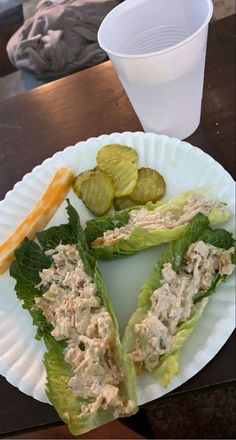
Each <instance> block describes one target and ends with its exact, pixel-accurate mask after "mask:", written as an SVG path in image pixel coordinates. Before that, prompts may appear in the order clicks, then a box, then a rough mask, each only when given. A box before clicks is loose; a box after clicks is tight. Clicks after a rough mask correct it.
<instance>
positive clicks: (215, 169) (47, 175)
mask: <svg viewBox="0 0 236 440" xmlns="http://www.w3.org/2000/svg"><path fill="white" fill-rule="evenodd" d="M108 143H122V144H126V145H129V146H134V147H135V148H136V149H137V151H138V155H139V164H140V165H141V166H150V167H152V168H156V169H157V170H159V171H160V173H161V174H163V176H164V177H165V180H166V182H167V194H166V198H169V197H172V196H175V195H177V194H179V193H181V192H182V191H184V190H187V189H191V188H197V187H201V186H204V187H205V186H208V187H209V186H210V187H211V189H213V190H214V191H215V194H216V195H217V196H218V198H219V199H220V200H221V201H225V202H227V203H228V205H229V208H230V211H231V217H230V219H229V221H228V222H227V224H225V225H224V226H225V228H226V229H227V230H229V231H232V232H233V231H234V200H235V194H234V181H233V179H232V178H231V177H230V175H229V174H228V173H227V172H226V171H225V170H224V169H223V168H222V166H221V165H219V164H218V163H217V162H215V161H214V160H213V159H212V158H211V157H210V156H208V155H207V154H205V153H204V152H202V151H201V150H200V149H198V148H195V147H192V146H191V145H189V144H188V143H186V142H181V141H179V140H177V139H173V138H168V137H166V136H158V135H155V134H151V133H146V134H144V133H139V132H138V133H122V134H119V133H113V134H111V135H103V136H100V137H98V138H92V139H89V140H88V141H86V142H80V143H78V144H77V145H75V146H73V147H68V148H66V149H65V150H64V151H62V152H58V153H56V154H55V155H54V156H53V157H52V158H50V159H47V160H45V161H44V162H43V164H42V165H40V166H37V167H36V168H34V170H33V171H32V172H31V173H30V174H27V175H26V176H25V177H24V178H23V180H22V181H21V182H19V183H17V184H16V185H15V187H14V189H13V190H12V191H10V192H9V193H7V195H6V198H5V200H3V201H2V202H1V203H0V242H1V241H3V240H4V239H5V238H6V237H7V235H8V234H9V233H10V232H11V231H12V229H13V228H14V227H15V226H17V225H18V224H19V222H20V221H21V220H22V219H23V217H24V216H25V215H26V214H27V213H28V211H29V210H30V209H31V208H32V206H33V204H34V203H35V202H36V200H37V199H38V198H39V196H40V195H41V193H42V192H43V190H44V189H45V187H46V185H47V183H48V182H49V180H50V179H51V177H52V176H53V174H54V173H55V171H56V170H57V169H58V168H59V167H61V166H67V167H71V168H73V170H74V171H75V172H76V173H79V172H81V171H83V170H86V169H88V168H92V167H94V166H95V163H96V153H97V151H98V149H99V148H100V147H101V146H102V145H104V144H108ZM69 197H70V200H71V202H72V204H73V205H74V206H75V207H76V208H77V209H78V211H79V214H80V217H81V221H82V224H83V225H84V224H85V222H86V220H88V218H91V216H90V214H89V213H88V211H87V209H86V208H85V207H84V205H83V204H82V202H80V201H79V200H78V199H77V198H76V196H75V195H74V194H73V192H72V191H71V192H70V194H69ZM64 208H65V203H64V204H63V205H62V206H61V207H60V208H59V210H58V211H57V213H56V214H55V216H54V217H53V219H52V221H51V222H50V225H58V224H61V223H63V222H65V221H66V220H67V219H66V215H65V209H64ZM161 249H162V247H161V248H159V249H155V248H154V249H151V250H147V251H144V252H141V253H140V254H138V255H135V256H132V257H128V258H125V259H122V260H115V261H111V262H103V263H100V268H101V271H102V274H103V276H104V279H105V282H106V285H107V290H108V294H109V296H110V297H111V299H112V301H113V304H114V308H115V312H116V314H117V317H118V321H119V323H120V328H121V332H123V330H124V326H125V324H126V322H127V320H128V317H129V315H130V314H131V312H132V311H133V310H134V309H135V304H136V298H137V295H138V293H139V289H140V287H141V285H142V283H143V282H144V280H145V278H146V277H147V275H148V273H149V271H150V270H151V268H152V266H153V264H154V263H155V262H156V261H157V259H158V258H159V255H160V253H161ZM0 292H1V293H0V373H1V374H2V375H3V376H5V377H6V379H7V380H8V381H9V382H10V383H11V384H12V385H15V386H16V387H18V388H19V389H20V390H21V391H22V392H24V393H26V394H28V395H30V396H33V397H34V398H35V399H38V400H40V401H42V402H47V401H48V400H47V397H46V394H45V390H44V383H45V369H44V365H43V362H42V359H43V355H44V351H45V346H44V343H43V342H42V341H41V342H39V341H36V340H35V339H34V334H35V329H34V327H33V326H32V322H31V317H30V315H29V314H28V312H27V311H25V310H23V309H22V308H21V305H20V304H19V302H18V300H17V299H16V297H15V293H14V280H13V279H11V278H10V276H9V273H8V272H6V273H5V274H4V275H2V276H1V277H0ZM234 310H235V307H234V277H233V276H231V277H230V278H229V279H228V280H227V282H226V283H223V284H222V285H221V286H220V287H219V289H218V290H217V292H216V294H215V295H214V296H213V297H212V299H211V301H210V302H209V304H208V306H207V308H206V310H205V311H204V315H203V317H202V318H201V320H200V321H199V324H198V327H197V329H196V331H195V332H194V333H193V334H192V336H191V337H190V338H189V340H188V341H187V343H186V344H185V346H184V349H183V351H182V355H181V359H180V364H181V368H180V373H179V374H178V376H176V377H175V378H174V379H173V381H172V383H171V384H170V386H169V387H168V388H167V389H163V388H162V387H161V386H159V385H158V384H156V383H154V381H153V379H151V378H150V377H148V376H146V375H143V376H142V377H141V378H140V379H139V381H138V403H139V404H142V403H145V402H148V401H150V400H152V399H155V398H157V397H160V396H162V395H163V394H165V393H166V392H169V391H170V390H173V389H174V388H176V387H178V386H179V385H181V384H182V383H184V382H185V381H186V380H188V379H189V378H190V377H192V376H194V375H195V374H196V373H197V372H198V371H199V370H201V368H203V367H204V366H205V365H206V364H207V363H208V362H209V361H210V360H211V359H212V358H213V357H214V356H215V354H216V353H217V352H218V351H219V349H220V348H221V347H222V345H223V344H224V343H225V342H226V340H227V339H228V337H229V336H230V334H231V332H232V331H233V329H234V323H235V319H234V318H235V317H234ZM223 375H224V372H223V371H222V377H223Z"/></svg>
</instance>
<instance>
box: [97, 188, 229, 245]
mask: <svg viewBox="0 0 236 440" xmlns="http://www.w3.org/2000/svg"><path fill="white" fill-rule="evenodd" d="M212 205H213V202H212V201H209V200H207V199H206V198H205V197H204V196H203V195H201V194H193V195H192V196H191V198H190V200H189V201H188V203H186V205H185V206H184V208H183V210H182V213H181V214H180V215H179V214H178V215H175V214H174V212H173V210H172V212H171V211H167V212H162V211H161V210H159V209H158V210H157V209H156V210H153V211H150V210H148V209H147V208H145V207H143V208H140V209H134V210H132V211H130V217H129V222H128V223H127V225H125V226H122V227H121V228H115V229H113V230H108V231H105V232H104V233H103V236H102V237H99V238H97V239H96V240H95V241H94V242H93V243H92V247H97V246H114V245H115V244H116V241H117V240H119V239H120V238H125V239H126V238H129V236H130V235H131V233H132V232H133V230H134V229H135V228H143V229H149V230H150V231H155V230H156V229H158V230H160V229H173V228H175V227H176V226H181V225H184V224H186V223H188V222H190V220H191V219H192V218H193V217H194V216H195V215H196V214H198V212H202V213H203V214H205V215H209V214H210V212H211V209H212ZM214 206H216V208H217V210H221V211H223V212H225V211H227V207H226V205H225V204H223V203H217V204H216V203H215V202H214Z"/></svg>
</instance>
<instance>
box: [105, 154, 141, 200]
mask: <svg viewBox="0 0 236 440" xmlns="http://www.w3.org/2000/svg"><path fill="white" fill-rule="evenodd" d="M107 174H109V176H110V177H112V179H113V181H114V184H115V196H116V197H122V196H128V195H129V194H130V193H131V192H132V191H133V189H134V187H135V185H136V182H137V179H138V170H137V166H136V164H135V163H132V162H127V161H126V160H121V161H119V162H114V163H113V165H112V167H111V168H110V169H109V171H107Z"/></svg>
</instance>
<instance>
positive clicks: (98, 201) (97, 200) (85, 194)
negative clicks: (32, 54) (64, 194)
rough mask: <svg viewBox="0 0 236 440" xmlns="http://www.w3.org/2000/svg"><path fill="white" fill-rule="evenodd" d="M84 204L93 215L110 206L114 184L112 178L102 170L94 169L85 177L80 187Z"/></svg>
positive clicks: (113, 193) (106, 209)
mask: <svg viewBox="0 0 236 440" xmlns="http://www.w3.org/2000/svg"><path fill="white" fill-rule="evenodd" d="M80 193H81V199H82V200H83V202H84V204H85V206H86V207H87V208H88V209H89V210H90V211H91V212H92V213H93V214H95V215H97V216H99V215H103V214H105V213H106V212H107V211H109V209H110V208H111V206H112V201H113V198H114V195H115V186H114V182H113V180H112V178H111V177H110V176H107V175H106V174H105V173H103V172H102V171H95V172H94V173H93V174H92V176H91V177H89V178H88V179H86V180H85V181H84V182H83V183H82V185H81V189H80Z"/></svg>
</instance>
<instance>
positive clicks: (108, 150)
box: [97, 144, 138, 172]
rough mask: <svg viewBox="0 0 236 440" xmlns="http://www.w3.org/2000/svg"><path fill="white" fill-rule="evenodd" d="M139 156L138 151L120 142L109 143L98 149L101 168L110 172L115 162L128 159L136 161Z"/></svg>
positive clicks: (98, 160) (98, 161)
mask: <svg viewBox="0 0 236 440" xmlns="http://www.w3.org/2000/svg"><path fill="white" fill-rule="evenodd" d="M137 157H138V155H137V152H136V151H135V150H134V149H133V148H131V147H127V146H126V145H120V144H109V145H105V146H104V147H102V148H100V150H99V151H98V154H97V164H98V167H99V168H100V169H101V170H103V171H105V172H109V170H110V169H111V168H112V167H113V164H114V163H115V162H120V161H121V160H126V161H128V162H134V163H135V162H136V160H137Z"/></svg>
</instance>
